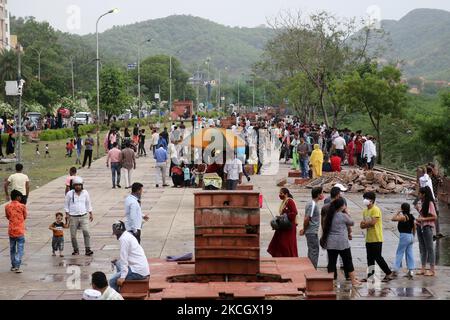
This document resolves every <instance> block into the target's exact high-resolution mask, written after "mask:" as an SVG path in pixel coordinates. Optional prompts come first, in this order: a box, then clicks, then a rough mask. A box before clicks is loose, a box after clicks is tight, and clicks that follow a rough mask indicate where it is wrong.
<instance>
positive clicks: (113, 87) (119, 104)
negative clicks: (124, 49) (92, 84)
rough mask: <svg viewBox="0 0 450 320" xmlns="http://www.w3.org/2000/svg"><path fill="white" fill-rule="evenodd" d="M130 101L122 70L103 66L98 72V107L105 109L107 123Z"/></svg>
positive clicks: (122, 110)
mask: <svg viewBox="0 0 450 320" xmlns="http://www.w3.org/2000/svg"><path fill="white" fill-rule="evenodd" d="M95 99H96V98H95ZM131 102H132V99H131V97H130V96H129V95H128V93H127V77H126V75H125V74H124V72H123V71H121V70H120V69H118V68H115V67H105V68H104V69H103V70H102V72H101V74H100V108H101V110H103V111H105V113H106V116H107V119H108V124H109V123H110V121H111V118H112V117H113V116H115V115H120V114H123V113H124V112H125V110H126V109H127V108H128V106H129V105H130V104H131Z"/></svg>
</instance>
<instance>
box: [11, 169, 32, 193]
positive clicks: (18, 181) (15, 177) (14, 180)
mask: <svg viewBox="0 0 450 320" xmlns="http://www.w3.org/2000/svg"><path fill="white" fill-rule="evenodd" d="M28 181H30V179H28V176H27V175H25V174H23V173H14V174H12V175H10V176H9V178H8V182H9V183H10V186H11V190H17V191H20V192H21V193H22V194H23V195H24V196H26V195H27V190H26V183H27V182H28Z"/></svg>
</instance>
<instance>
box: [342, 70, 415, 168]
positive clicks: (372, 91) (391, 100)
mask: <svg viewBox="0 0 450 320" xmlns="http://www.w3.org/2000/svg"><path fill="white" fill-rule="evenodd" d="M335 87H336V88H335V91H336V94H337V99H338V100H339V102H340V103H341V104H342V105H346V106H347V107H348V108H349V110H350V111H356V110H361V111H363V112H367V115H368V116H369V119H370V122H371V123H372V126H373V128H374V129H375V131H376V133H377V149H378V150H377V151H378V157H377V158H378V162H379V163H380V164H381V163H382V158H383V156H382V134H381V131H382V128H383V119H385V118H387V117H394V118H395V117H399V116H401V114H402V111H403V110H404V108H405V107H406V105H407V95H406V94H407V86H406V85H404V84H403V83H402V82H401V72H400V71H399V70H398V69H397V68H395V67H394V66H390V65H388V66H385V67H383V68H378V65H377V64H375V63H374V64H365V65H363V66H362V67H361V68H360V70H359V72H357V71H355V72H353V73H352V74H350V75H347V76H345V77H344V78H343V79H342V80H339V81H337V82H336V84H335Z"/></svg>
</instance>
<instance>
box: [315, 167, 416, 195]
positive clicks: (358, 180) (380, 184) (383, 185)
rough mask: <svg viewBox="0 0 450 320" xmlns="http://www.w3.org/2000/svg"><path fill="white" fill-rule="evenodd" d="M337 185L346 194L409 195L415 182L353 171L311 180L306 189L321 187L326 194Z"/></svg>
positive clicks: (386, 174) (392, 175) (383, 173)
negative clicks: (344, 190) (342, 188)
mask: <svg viewBox="0 0 450 320" xmlns="http://www.w3.org/2000/svg"><path fill="white" fill-rule="evenodd" d="M337 183H340V184H342V185H344V186H345V187H346V188H348V192H354V193H358V192H369V191H374V192H377V193H380V194H388V193H409V192H410V191H412V190H414V189H415V187H416V183H415V181H412V180H409V179H408V180H407V179H403V178H400V177H399V176H397V175H395V174H391V173H387V172H377V171H363V170H359V169H353V170H348V171H343V172H333V173H327V174H326V175H324V176H323V177H321V178H317V179H314V180H312V181H311V182H310V183H309V184H307V185H306V188H310V189H311V188H314V187H318V186H322V187H323V190H324V192H326V193H328V192H330V191H331V188H333V187H334V186H335V185H336V184H337Z"/></svg>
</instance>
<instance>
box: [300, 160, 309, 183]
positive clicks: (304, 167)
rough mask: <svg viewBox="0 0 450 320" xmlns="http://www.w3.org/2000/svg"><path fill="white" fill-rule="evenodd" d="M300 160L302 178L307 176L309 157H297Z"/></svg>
mask: <svg viewBox="0 0 450 320" xmlns="http://www.w3.org/2000/svg"><path fill="white" fill-rule="evenodd" d="M299 162H300V170H301V171H302V178H303V179H308V178H309V159H308V158H306V159H299Z"/></svg>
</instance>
